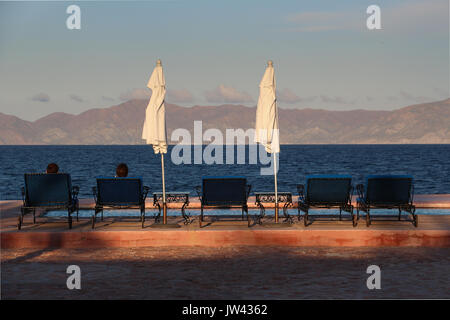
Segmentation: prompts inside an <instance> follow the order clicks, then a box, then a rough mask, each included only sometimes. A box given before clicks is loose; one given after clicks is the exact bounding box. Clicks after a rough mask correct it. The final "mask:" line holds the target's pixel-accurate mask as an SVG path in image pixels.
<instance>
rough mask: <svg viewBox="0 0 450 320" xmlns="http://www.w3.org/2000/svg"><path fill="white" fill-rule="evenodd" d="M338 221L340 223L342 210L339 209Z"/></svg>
mask: <svg viewBox="0 0 450 320" xmlns="http://www.w3.org/2000/svg"><path fill="white" fill-rule="evenodd" d="M339 221H342V208H339Z"/></svg>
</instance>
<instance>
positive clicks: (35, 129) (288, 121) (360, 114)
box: [0, 99, 450, 145]
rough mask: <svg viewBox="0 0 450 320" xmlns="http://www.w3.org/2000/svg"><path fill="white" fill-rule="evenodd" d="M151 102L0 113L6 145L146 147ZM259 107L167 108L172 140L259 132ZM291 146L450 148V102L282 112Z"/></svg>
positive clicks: (0, 131) (283, 138)
mask: <svg viewBox="0 0 450 320" xmlns="http://www.w3.org/2000/svg"><path fill="white" fill-rule="evenodd" d="M147 103H148V101H147V100H130V101H127V102H125V103H122V104H120V105H117V106H112V107H109V108H103V109H90V110H88V111H85V112H83V113H81V114H79V115H72V114H67V113H62V112H56V113H52V114H50V115H48V116H45V117H43V118H40V119H38V120H36V121H34V122H30V121H25V120H22V119H20V118H18V117H15V116H11V115H6V114H2V113H0V144H9V145H21V144H142V143H143V140H141V133H142V126H143V122H144V117H145V108H146V107H147ZM255 113H256V109H255V107H252V108H250V107H245V106H242V105H221V106H214V107H212V106H194V107H190V108H185V107H180V106H177V105H173V104H166V119H167V129H168V137H169V138H170V135H171V132H172V131H173V130H174V129H177V128H185V129H188V130H189V131H191V134H192V132H193V127H194V121H195V120H202V121H203V130H206V129H209V128H217V129H219V130H221V131H222V133H223V134H224V135H225V130H226V129H231V128H235V129H237V128H242V129H245V130H246V129H248V128H253V127H254V123H255ZM279 122H280V131H281V132H280V135H281V142H282V143H286V144H334V143H340V144H342V143H343V144H345V143H352V144H361V143H367V144H390V143H425V144H426V143H450V99H447V100H443V101H437V102H432V103H424V104H418V105H412V106H408V107H405V108H401V109H397V110H394V111H368V110H352V111H329V110H319V109H282V108H280V109H279Z"/></svg>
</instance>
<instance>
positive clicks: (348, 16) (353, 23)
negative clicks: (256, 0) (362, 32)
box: [286, 11, 366, 32]
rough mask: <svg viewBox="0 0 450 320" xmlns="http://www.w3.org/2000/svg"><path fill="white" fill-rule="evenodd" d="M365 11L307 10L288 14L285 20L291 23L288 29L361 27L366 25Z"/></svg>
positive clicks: (308, 30)
mask: <svg viewBox="0 0 450 320" xmlns="http://www.w3.org/2000/svg"><path fill="white" fill-rule="evenodd" d="M365 19H366V16H365V13H358V12H328V11H309V12H300V13H293V14H289V15H288V16H287V17H286V21H287V22H288V23H289V24H290V25H293V27H291V28H289V29H288V30H289V31H297V32H320V31H332V30H348V29H358V28H359V29H361V28H363V27H365V26H366V24H365Z"/></svg>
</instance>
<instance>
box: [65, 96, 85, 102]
mask: <svg viewBox="0 0 450 320" xmlns="http://www.w3.org/2000/svg"><path fill="white" fill-rule="evenodd" d="M69 98H70V100H73V101H76V102H80V103H83V102H85V100H84V99H83V98H82V97H80V96H79V95H76V94H70V95H69Z"/></svg>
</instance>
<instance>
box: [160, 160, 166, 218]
mask: <svg viewBox="0 0 450 320" xmlns="http://www.w3.org/2000/svg"><path fill="white" fill-rule="evenodd" d="M161 171H162V187H163V224H167V204H166V184H165V178H164V153H161Z"/></svg>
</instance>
